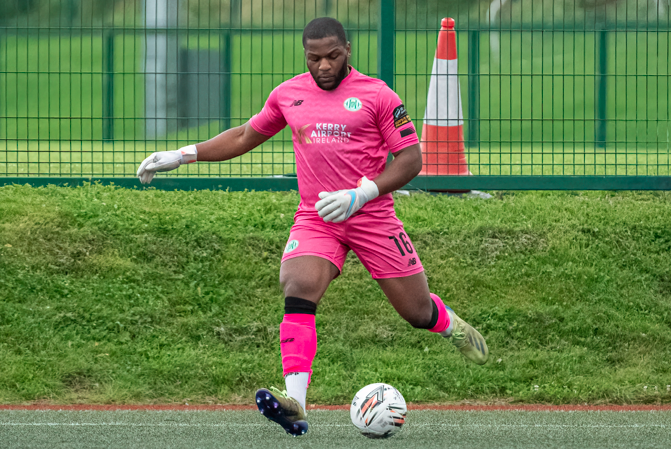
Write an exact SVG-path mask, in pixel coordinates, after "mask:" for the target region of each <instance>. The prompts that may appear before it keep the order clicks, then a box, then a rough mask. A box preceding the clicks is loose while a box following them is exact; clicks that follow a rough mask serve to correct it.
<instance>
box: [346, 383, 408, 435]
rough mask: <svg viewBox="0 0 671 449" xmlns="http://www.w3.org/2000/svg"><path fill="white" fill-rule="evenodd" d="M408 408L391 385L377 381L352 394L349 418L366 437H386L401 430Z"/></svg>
mask: <svg viewBox="0 0 671 449" xmlns="http://www.w3.org/2000/svg"><path fill="white" fill-rule="evenodd" d="M407 413H408V408H407V407H406V405H405V399H403V396H402V395H401V393H400V392H399V391H398V390H397V389H396V388H394V387H392V386H391V385H387V384H383V383H377V384H370V385H366V386H365V387H363V388H362V389H361V390H359V392H358V393H357V394H356V395H355V396H354V399H353V400H352V405H351V406H350V408H349V414H350V418H352V424H354V425H355V426H356V427H357V428H358V429H359V430H360V431H361V433H362V434H364V435H365V436H367V437H368V438H387V437H390V436H392V435H394V434H395V433H396V432H398V431H399V430H401V427H402V426H403V424H405V415H406V414H407Z"/></svg>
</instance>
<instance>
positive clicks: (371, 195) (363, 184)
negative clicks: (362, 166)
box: [358, 176, 380, 202]
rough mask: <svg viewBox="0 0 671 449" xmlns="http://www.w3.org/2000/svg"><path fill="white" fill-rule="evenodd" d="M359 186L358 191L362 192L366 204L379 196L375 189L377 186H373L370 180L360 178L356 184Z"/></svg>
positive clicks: (373, 183)
mask: <svg viewBox="0 0 671 449" xmlns="http://www.w3.org/2000/svg"><path fill="white" fill-rule="evenodd" d="M358 184H359V187H358V188H359V189H361V191H362V192H363V194H364V195H365V197H366V202H368V201H370V200H373V199H375V198H377V197H378V196H380V191H379V190H378V188H377V184H375V181H371V180H370V179H368V178H366V177H365V176H364V177H363V178H361V179H360V180H359V182H358Z"/></svg>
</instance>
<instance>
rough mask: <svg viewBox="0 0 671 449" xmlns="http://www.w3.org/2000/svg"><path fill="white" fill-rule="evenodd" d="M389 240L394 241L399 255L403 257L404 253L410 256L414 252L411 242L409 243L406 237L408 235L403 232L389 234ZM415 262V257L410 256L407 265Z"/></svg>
mask: <svg viewBox="0 0 671 449" xmlns="http://www.w3.org/2000/svg"><path fill="white" fill-rule="evenodd" d="M389 240H393V241H394V243H395V244H396V248H398V252H399V253H400V254H401V257H405V256H406V254H407V255H408V256H410V255H411V254H414V252H415V249H414V248H413V247H412V243H410V240H409V239H408V236H407V235H405V232H401V233H399V234H398V236H396V235H390V236H389ZM416 263H417V259H416V258H415V257H410V258H409V260H408V266H410V265H415V264H416Z"/></svg>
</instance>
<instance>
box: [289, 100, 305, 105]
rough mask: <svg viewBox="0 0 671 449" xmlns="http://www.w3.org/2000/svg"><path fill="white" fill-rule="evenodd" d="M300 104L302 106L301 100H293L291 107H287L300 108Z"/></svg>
mask: <svg viewBox="0 0 671 449" xmlns="http://www.w3.org/2000/svg"><path fill="white" fill-rule="evenodd" d="M302 104H303V100H294V102H293V103H291V106H289V107H292V106H300V105H302Z"/></svg>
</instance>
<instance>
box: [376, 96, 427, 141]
mask: <svg viewBox="0 0 671 449" xmlns="http://www.w3.org/2000/svg"><path fill="white" fill-rule="evenodd" d="M376 106H377V108H376V109H377V126H378V128H379V129H380V133H381V134H382V138H383V139H384V141H385V142H386V144H387V147H388V148H389V152H390V153H395V152H397V151H400V150H402V149H403V148H405V147H409V146H410V145H414V144H416V143H419V140H418V139H417V130H416V129H415V125H413V123H412V121H411V120H410V116H409V115H408V112H407V111H406V110H405V106H403V103H402V102H401V99H400V98H399V96H398V95H397V94H396V92H394V91H393V90H391V89H390V88H389V87H387V86H384V87H383V88H382V89H380V92H379V93H378V95H377V104H376Z"/></svg>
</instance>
